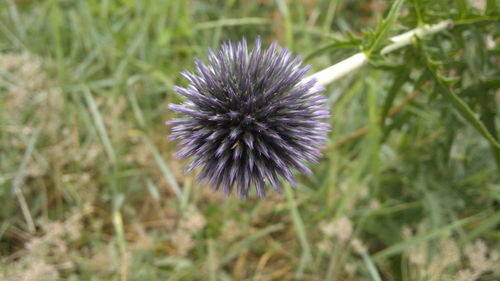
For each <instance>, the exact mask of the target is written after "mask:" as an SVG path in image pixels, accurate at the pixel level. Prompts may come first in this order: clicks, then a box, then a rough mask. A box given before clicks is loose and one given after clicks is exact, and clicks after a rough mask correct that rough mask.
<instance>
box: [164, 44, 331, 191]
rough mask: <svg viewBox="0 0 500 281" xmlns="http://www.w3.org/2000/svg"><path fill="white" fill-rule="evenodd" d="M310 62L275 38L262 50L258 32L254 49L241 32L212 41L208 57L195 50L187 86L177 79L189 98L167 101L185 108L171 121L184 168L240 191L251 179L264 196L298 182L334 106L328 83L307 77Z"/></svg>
mask: <svg viewBox="0 0 500 281" xmlns="http://www.w3.org/2000/svg"><path fill="white" fill-rule="evenodd" d="M309 68H310V66H305V67H302V66H301V59H300V57H292V54H291V53H290V52H289V51H288V50H287V49H286V48H284V49H282V50H281V51H279V50H278V45H277V44H276V43H272V44H271V46H270V47H269V49H268V50H262V47H261V41H260V38H257V39H256V40H255V43H254V47H253V49H252V50H250V51H249V50H248V47H247V43H246V41H245V40H244V39H243V40H242V41H241V42H239V43H237V44H235V43H232V42H228V43H224V44H222V45H221V46H220V48H219V49H217V50H215V51H212V50H210V49H209V51H208V63H206V64H205V63H204V62H202V61H201V60H200V59H198V58H196V73H191V72H188V71H184V72H182V73H181V74H182V76H184V78H185V79H187V81H188V82H189V84H188V86H187V87H185V88H183V87H175V90H176V91H177V92H178V93H179V94H180V95H182V96H184V97H185V98H186V101H185V102H183V103H182V104H170V105H169V109H170V110H172V111H175V112H177V113H179V114H181V115H184V116H183V117H182V118H178V119H174V120H172V121H169V122H167V124H169V125H172V126H173V127H172V129H171V131H172V133H171V135H170V139H172V140H176V141H179V146H181V147H182V149H181V150H180V151H178V152H177V156H178V157H179V158H181V159H182V158H190V159H191V162H190V163H189V164H188V165H187V166H186V170H187V171H191V170H193V169H195V168H197V167H200V169H201V170H200V174H199V176H198V180H199V181H203V182H205V183H206V184H208V185H211V186H212V187H213V188H214V189H215V190H218V189H222V191H223V192H224V193H225V194H230V193H231V192H232V190H233V188H235V189H236V190H237V194H238V196H240V197H242V198H246V197H248V194H249V191H250V189H251V188H252V187H254V188H255V189H256V192H257V194H258V196H259V197H261V198H262V197H264V196H265V194H266V189H268V187H269V186H271V187H272V188H273V189H274V190H276V191H277V192H280V193H281V191H282V186H281V181H282V180H283V179H284V180H286V181H288V182H290V183H291V184H292V185H295V184H296V180H295V178H294V175H293V173H292V171H293V170H298V171H299V172H301V173H306V174H309V173H311V170H310V169H309V168H308V167H307V165H306V164H307V162H313V163H316V162H317V161H318V158H320V157H321V156H322V155H321V153H320V151H319V148H320V147H321V146H322V144H323V142H324V141H325V140H326V134H327V132H328V131H329V129H328V128H329V125H328V124H327V123H323V122H321V121H320V120H321V119H325V118H329V109H328V107H327V106H326V105H325V102H326V98H325V97H324V96H322V95H321V94H320V92H321V91H323V90H324V89H323V88H322V87H319V86H315V83H316V81H315V80H312V79H304V75H305V74H306V72H307V71H308V70H309Z"/></svg>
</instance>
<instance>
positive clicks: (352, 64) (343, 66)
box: [308, 20, 453, 86]
mask: <svg viewBox="0 0 500 281" xmlns="http://www.w3.org/2000/svg"><path fill="white" fill-rule="evenodd" d="M452 26H453V21H452V20H444V21H441V22H439V23H437V24H434V25H423V26H420V27H417V28H415V29H412V30H410V31H408V32H405V33H403V34H400V35H397V36H394V37H392V38H391V39H390V40H391V41H392V44H390V45H387V46H386V47H384V48H383V49H382V50H381V51H380V54H381V55H385V54H388V53H390V52H392V51H395V50H398V49H400V48H402V47H405V46H408V45H410V44H411V43H412V40H413V37H414V36H417V37H420V38H422V37H426V36H430V35H433V34H435V33H438V32H441V31H443V30H445V29H448V28H451V27H452ZM367 62H368V56H367V55H366V54H365V53H364V52H360V53H357V54H355V55H353V56H351V57H349V58H347V59H345V60H343V61H341V62H338V63H336V64H334V65H332V66H330V67H327V68H325V69H323V70H321V71H319V72H316V73H315V74H313V75H311V76H309V77H308V79H312V78H315V79H316V80H317V82H316V85H322V86H324V85H328V84H330V83H332V82H333V81H335V80H337V79H339V78H341V77H343V76H345V75H346V74H348V73H350V72H352V71H354V70H356V69H358V68H360V67H362V66H363V65H365V64H366V63H367Z"/></svg>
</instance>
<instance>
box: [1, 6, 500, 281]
mask: <svg viewBox="0 0 500 281" xmlns="http://www.w3.org/2000/svg"><path fill="white" fill-rule="evenodd" d="M447 19H450V20H452V21H453V23H454V26H453V28H451V29H449V30H446V31H443V32H441V33H439V34H436V35H434V36H432V37H428V38H415V39H414V41H413V44H412V45H411V46H408V47H405V48H402V49H400V50H397V51H394V52H391V53H390V54H387V55H380V51H381V49H382V48H383V47H384V46H387V45H388V44H389V38H390V37H392V36H394V35H397V34H400V33H402V32H405V31H408V30H410V29H413V28H416V27H418V26H422V25H424V24H434V23H437V22H440V21H442V20H447ZM0 31H1V32H0V280H293V279H296V280H376V281H378V280H464V281H465V280H467V281H470V280H498V279H500V272H499V268H500V267H498V264H499V262H500V255H499V247H500V243H499V238H500V212H499V208H500V207H499V206H500V205H499V204H500V177H499V175H500V173H499V170H500V148H499V138H498V137H499V133H498V131H497V130H498V129H497V126H498V122H499V117H498V114H497V111H498V108H499V104H500V79H499V77H500V57H499V56H500V6H499V5H498V1H496V0H484V1H480V0H475V1H473V0H469V1H466V0H454V1H450V0H439V1H435V0H407V1H402V0H397V1H382V0H362V1H354V0H334V1H320V0H311V1H305V0H289V1H286V0H276V1H270V0H261V1H234V0H227V1H223V0H217V1H182V0H144V1H139V0H112V1H111V0H87V1H82V0H38V1H36V0H3V1H0ZM257 35H260V36H261V37H262V38H263V41H264V45H265V46H268V45H269V44H270V42H271V41H274V40H277V41H279V42H280V44H281V45H282V46H287V47H289V48H290V49H291V50H292V51H293V52H294V53H295V54H301V55H303V57H304V58H305V60H306V62H307V63H310V64H311V65H312V66H313V70H314V71H319V70H321V69H323V68H325V67H328V66H330V65H332V64H334V63H336V62H338V61H340V60H342V59H345V58H347V57H349V56H350V55H352V54H355V53H357V52H359V51H364V52H365V53H366V54H367V55H369V61H370V63H369V65H367V66H365V67H364V68H362V69H360V70H359V71H357V72H354V73H352V74H349V75H348V76H346V77H344V78H342V79H340V80H338V81H336V82H334V83H332V84H331V85H329V86H328V87H327V91H326V92H325V93H326V95H327V97H328V98H329V103H330V104H331V110H332V113H333V117H332V118H331V120H330V122H331V124H332V128H333V130H332V132H331V133H330V140H329V143H328V147H327V148H326V149H325V151H324V153H325V156H324V158H323V159H322V160H321V162H320V164H318V165H314V166H313V167H312V168H313V170H314V173H313V174H312V175H310V176H304V175H298V180H299V183H300V184H299V186H298V187H297V188H296V189H293V190H291V189H286V190H285V194H283V195H280V194H276V193H271V194H269V195H268V197H267V198H266V199H265V200H259V199H258V198H257V196H256V195H255V194H251V196H250V199H248V200H241V199H238V198H237V197H236V196H235V195H234V194H233V195H232V196H231V197H229V198H228V197H225V196H224V195H222V194H221V193H213V192H212V191H211V190H210V188H208V187H207V186H202V185H199V184H197V183H196V181H195V177H196V173H188V174H186V173H183V171H182V166H183V165H184V163H181V162H180V161H179V160H177V159H175V157H174V156H173V155H174V153H175V151H176V146H175V144H174V143H172V142H169V141H168V140H167V139H166V136H167V134H168V127H166V126H165V125H164V123H165V121H167V120H170V119H172V118H174V114H173V113H172V112H170V111H167V110H166V106H167V104H168V103H169V102H179V101H181V97H179V96H178V95H177V94H176V93H175V91H174V90H173V85H176V84H178V85H185V83H186V82H185V80H183V79H182V77H181V76H180V75H179V72H180V71H182V70H184V69H188V70H193V68H194V57H196V56H198V57H200V58H202V59H204V58H206V52H207V48H208V47H217V46H218V45H219V44H220V43H221V42H223V41H226V40H234V41H238V40H240V39H241V38H242V37H243V36H244V37H246V38H247V39H248V40H249V42H253V39H254V38H255V37H256V36H257ZM311 74H312V73H311Z"/></svg>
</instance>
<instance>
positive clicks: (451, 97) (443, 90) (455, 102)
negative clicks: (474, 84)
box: [421, 52, 500, 153]
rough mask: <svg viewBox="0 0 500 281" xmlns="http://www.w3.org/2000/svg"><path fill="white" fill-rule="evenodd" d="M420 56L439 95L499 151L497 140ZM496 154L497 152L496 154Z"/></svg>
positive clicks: (434, 69)
mask: <svg viewBox="0 0 500 281" xmlns="http://www.w3.org/2000/svg"><path fill="white" fill-rule="evenodd" d="M421 54H422V56H423V57H424V58H425V61H426V65H427V70H429V73H431V74H432V77H433V78H434V81H435V83H436V86H437V88H438V90H439V93H440V94H442V95H443V96H444V97H445V98H446V99H447V100H448V101H449V102H450V103H451V104H452V106H453V107H455V109H456V110H458V112H459V113H460V115H461V116H462V117H463V118H464V119H465V120H467V121H468V122H469V123H470V124H471V125H472V126H473V127H474V128H475V129H476V130H477V131H478V132H479V133H480V134H481V135H482V136H483V137H484V138H485V139H486V140H487V141H488V142H490V144H491V145H492V146H493V147H495V148H496V149H497V150H499V149H500V144H499V143H498V142H497V140H496V139H495V138H494V137H493V136H492V135H491V134H490V132H489V131H488V129H486V127H485V126H484V124H483V123H482V122H481V121H479V119H478V118H477V117H476V116H475V115H474V112H473V111H472V110H471V109H470V107H469V106H468V105H467V104H466V103H465V102H464V101H463V100H462V99H461V98H460V97H459V96H458V95H457V94H456V93H455V92H454V91H453V89H452V88H450V87H448V85H446V82H445V81H443V79H442V78H441V77H440V75H439V74H438V73H437V70H436V67H435V66H434V65H432V64H431V63H430V61H429V59H428V58H427V55H426V54H425V53H424V52H421ZM497 153H498V152H497Z"/></svg>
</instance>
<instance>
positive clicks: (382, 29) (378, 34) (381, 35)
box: [366, 0, 404, 57]
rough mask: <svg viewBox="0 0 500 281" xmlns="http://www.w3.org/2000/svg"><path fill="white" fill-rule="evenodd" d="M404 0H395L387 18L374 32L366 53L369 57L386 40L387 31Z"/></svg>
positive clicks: (396, 16)
mask: <svg viewBox="0 0 500 281" xmlns="http://www.w3.org/2000/svg"><path fill="white" fill-rule="evenodd" d="M403 3H404V0H396V1H395V2H394V3H393V4H392V7H391V10H390V11H389V14H388V15H387V17H386V18H385V19H384V20H383V21H382V23H381V24H380V25H379V27H378V28H377V30H376V31H375V36H374V38H373V39H372V41H371V44H370V46H369V47H368V49H367V51H366V55H367V56H368V57H369V56H370V54H371V53H372V52H373V51H374V50H375V49H376V48H377V47H378V46H379V45H380V43H381V42H382V41H384V40H385V39H387V37H388V34H389V31H390V30H391V28H392V26H393V25H394V22H395V21H396V19H397V18H398V16H399V11H400V10H401V7H402V6H403Z"/></svg>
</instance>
